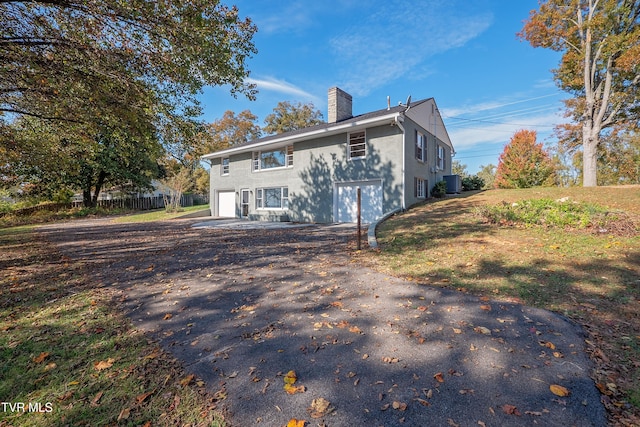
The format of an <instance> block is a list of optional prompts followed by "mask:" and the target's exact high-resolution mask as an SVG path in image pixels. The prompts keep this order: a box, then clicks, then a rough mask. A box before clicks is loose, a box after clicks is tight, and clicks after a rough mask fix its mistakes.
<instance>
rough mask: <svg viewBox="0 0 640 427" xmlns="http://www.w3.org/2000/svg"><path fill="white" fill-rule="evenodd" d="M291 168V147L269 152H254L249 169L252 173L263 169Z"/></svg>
mask: <svg viewBox="0 0 640 427" xmlns="http://www.w3.org/2000/svg"><path fill="white" fill-rule="evenodd" d="M291 166H293V145H289V146H287V147H282V148H278V149H276V150H269V151H254V152H253V161H252V162H251V169H252V170H253V171H259V170H265V169H277V168H287V167H291Z"/></svg>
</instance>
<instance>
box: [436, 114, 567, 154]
mask: <svg viewBox="0 0 640 427" xmlns="http://www.w3.org/2000/svg"><path fill="white" fill-rule="evenodd" d="M444 120H445V123H447V130H448V133H449V136H450V137H451V140H452V141H453V144H454V147H455V148H456V151H457V152H459V153H460V152H464V151H469V150H471V149H478V148H482V147H484V146H486V145H488V144H495V143H501V144H502V145H505V144H506V143H508V142H509V140H510V139H511V136H513V134H514V133H515V132H516V131H518V130H520V129H530V130H535V131H537V132H538V140H539V141H543V140H544V139H545V138H547V137H548V136H549V135H550V134H551V132H552V130H553V126H554V125H556V124H558V123H560V122H562V116H561V115H560V113H559V112H555V111H548V109H547V110H546V111H544V110H543V111H541V112H539V113H537V114H529V115H526V116H522V117H515V116H512V117H509V118H504V119H503V120H500V121H499V122H498V121H491V123H487V122H485V121H482V120H481V119H479V121H468V122H466V123H465V124H464V125H463V126H459V127H455V126H450V124H452V122H454V120H450V121H447V119H446V118H445V119H444Z"/></svg>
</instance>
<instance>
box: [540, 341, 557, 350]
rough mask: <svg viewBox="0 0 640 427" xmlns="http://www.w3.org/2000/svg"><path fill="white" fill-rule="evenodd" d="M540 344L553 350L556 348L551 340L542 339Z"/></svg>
mask: <svg viewBox="0 0 640 427" xmlns="http://www.w3.org/2000/svg"><path fill="white" fill-rule="evenodd" d="M540 345H541V346H543V347H547V348H550V349H551V350H555V349H556V346H555V344H554V343H552V342H551V341H540Z"/></svg>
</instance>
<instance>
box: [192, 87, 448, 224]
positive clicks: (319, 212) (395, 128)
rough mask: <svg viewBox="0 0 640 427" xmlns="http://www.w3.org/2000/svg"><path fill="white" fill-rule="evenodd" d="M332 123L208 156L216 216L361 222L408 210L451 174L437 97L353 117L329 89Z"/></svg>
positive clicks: (346, 101)
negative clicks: (359, 215)
mask: <svg viewBox="0 0 640 427" xmlns="http://www.w3.org/2000/svg"><path fill="white" fill-rule="evenodd" d="M328 101H329V102H328V121H327V123H323V124H320V125H317V126H313V127H309V128H305V129H299V130H295V131H292V132H287V133H283V134H279V135H272V136H268V137H265V138H260V139H257V140H254V141H250V142H248V143H245V144H240V145H236V146H233V147H230V148H228V149H225V150H222V151H217V152H215V153H211V154H207V155H205V156H203V158H204V159H206V160H208V161H209V162H210V164H211V170H210V175H211V198H210V200H211V215H212V216H216V217H232V218H246V219H250V220H267V221H297V222H316V223H333V222H356V220H357V217H356V215H357V209H356V194H357V189H358V188H360V189H361V206H362V221H363V222H365V223H370V222H372V221H374V220H376V219H377V218H379V217H381V216H382V215H383V214H385V213H387V212H391V211H393V210H396V209H406V208H407V207H409V206H411V205H413V204H415V203H418V202H420V201H422V200H424V199H426V198H427V197H429V196H430V190H431V188H432V187H433V185H434V184H435V183H436V182H438V181H442V180H443V177H444V176H446V175H450V174H451V156H452V155H453V153H454V149H453V145H452V144H451V140H450V139H449V136H448V134H447V131H446V129H445V127H444V123H443V121H442V118H441V116H440V113H439V112H438V108H437V107H436V103H435V101H434V99H433V98H428V99H423V100H420V101H415V102H412V103H410V104H409V105H398V106H394V107H391V106H389V105H388V106H387V108H386V109H382V110H379V111H373V112H370V113H365V114H361V115H358V116H353V115H352V97H351V95H349V94H348V93H346V92H344V91H343V90H341V89H339V88H336V87H334V88H331V89H329V99H328Z"/></svg>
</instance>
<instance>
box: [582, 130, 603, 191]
mask: <svg viewBox="0 0 640 427" xmlns="http://www.w3.org/2000/svg"><path fill="white" fill-rule="evenodd" d="M590 124H591V123H589V121H588V122H587V123H585V124H584V125H583V126H582V186H583V187H596V186H597V185H598V142H599V140H600V131H599V130H598V129H597V128H596V127H594V126H589V125H590Z"/></svg>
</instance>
